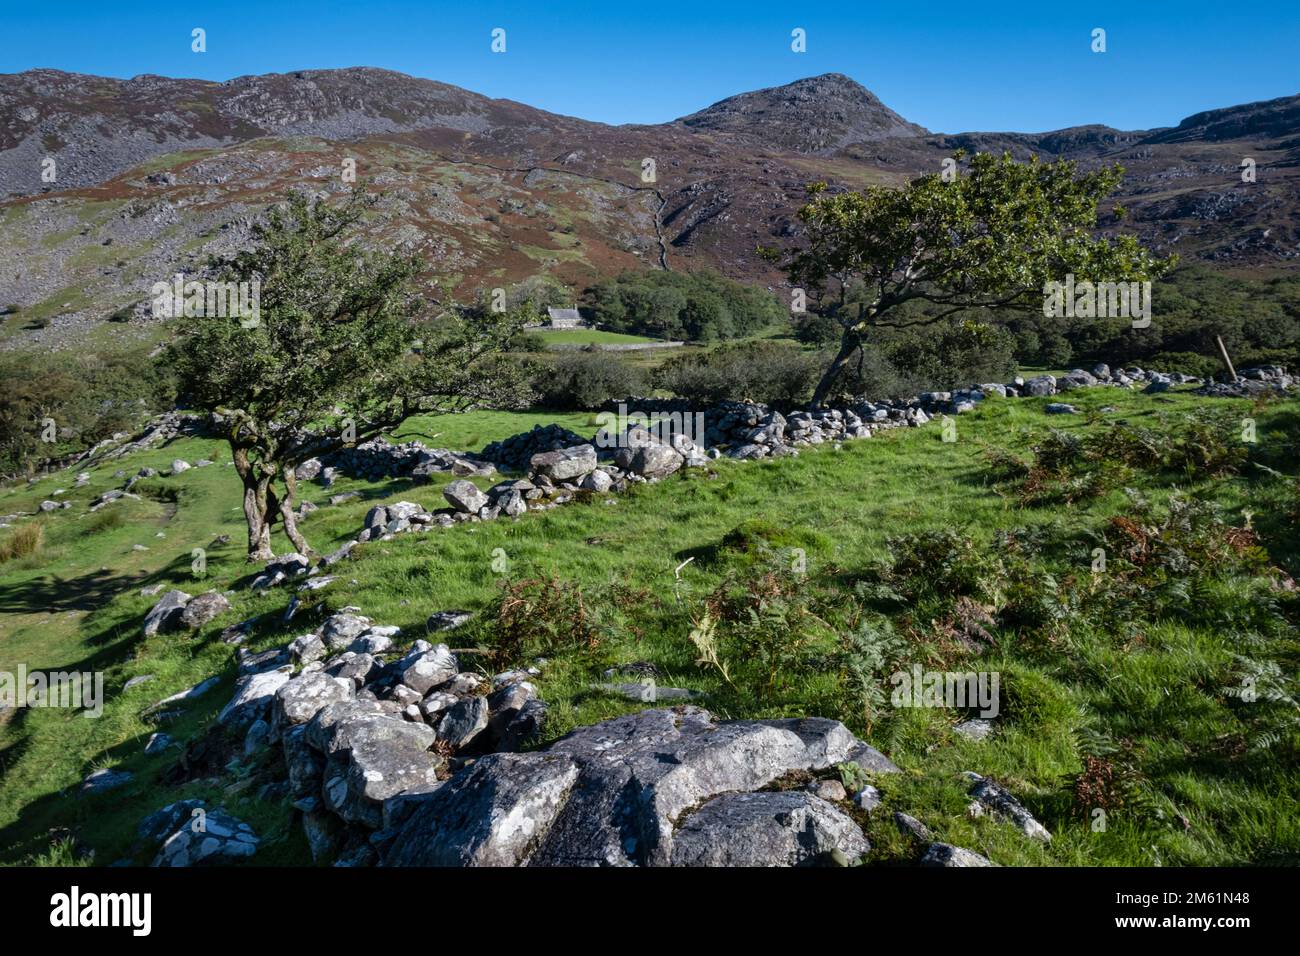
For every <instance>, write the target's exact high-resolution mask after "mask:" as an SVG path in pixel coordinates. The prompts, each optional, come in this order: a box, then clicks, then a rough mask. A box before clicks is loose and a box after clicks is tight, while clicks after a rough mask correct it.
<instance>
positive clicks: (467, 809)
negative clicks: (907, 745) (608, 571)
mask: <svg viewBox="0 0 1300 956" xmlns="http://www.w3.org/2000/svg"><path fill="white" fill-rule="evenodd" d="M869 750H870V748H868V747H867V745H866V744H864V743H862V742H861V741H859V740H857V739H856V738H854V737H853V735H852V734H850V733H849V732H848V731H847V730H846V729H845V728H844V726H843V725H842V724H840V723H838V722H836V721H830V720H805V721H723V720H717V719H715V718H714V717H713V716H712V715H711V714H709V713H708V712H707V711H704V710H700V709H699V708H696V707H689V706H688V707H681V708H674V709H671V710H667V709H663V710H661V709H650V710H643V711H640V712H639V713H635V714H631V715H628V716H626V717H619V718H615V719H613V720H608V721H605V722H603V723H600V724H596V725H594V726H591V727H584V728H581V729H579V730H576V731H574V732H573V733H571V734H569V735H568V736H567V737H564V738H561V739H560V740H558V741H556V742H555V743H554V744H552V745H551V746H549V747H547V748H546V749H545V750H542V751H537V752H534V753H529V754H513V755H500V754H498V755H493V756H489V757H485V758H482V759H480V760H479V761H477V762H476V763H475V764H474V765H473V767H472V768H471V769H470V770H469V771H465V772H462V773H461V774H459V775H457V776H455V777H453V778H452V779H451V780H450V781H448V782H447V783H444V784H443V785H442V786H440V787H439V788H437V789H436V790H434V791H433V792H431V793H429V794H427V795H424V796H419V797H414V798H412V799H411V800H410V801H409V802H408V803H407V805H406V807H405V810H404V813H403V817H404V818H403V819H402V821H401V822H400V824H398V825H396V826H392V827H390V828H389V831H388V832H387V833H386V834H380V835H379V841H380V843H381V845H382V846H383V850H382V852H381V859H382V861H383V862H384V863H385V864H386V865H422V866H427V865H485V864H487V865H521V864H527V865H530V866H593V865H604V866H666V865H672V864H674V863H686V864H718V865H722V864H725V863H728V862H731V863H744V864H746V865H770V866H785V865H798V864H805V863H814V862H826V861H827V860H829V859H830V856H831V854H832V853H834V852H838V854H839V858H843V859H848V860H852V859H857V858H858V857H860V856H861V855H862V854H864V853H865V852H866V851H867V849H868V845H867V841H866V838H865V837H864V836H863V835H862V832H861V830H859V829H858V827H857V825H856V824H855V823H853V821H852V820H851V819H850V818H849V817H848V816H847V815H845V814H844V812H843V811H842V810H840V809H837V808H835V807H834V806H832V805H831V804H829V803H827V802H826V801H824V800H821V799H820V798H818V797H816V796H813V795H812V794H808V793H798V794H794V795H789V794H784V793H778V792H771V793H768V792H764V788H766V787H768V786H770V785H771V784H773V783H775V782H776V781H778V780H780V779H781V778H783V777H785V776H786V775H788V774H790V773H792V772H806V771H815V770H825V769H828V768H830V767H832V766H834V765H835V764H837V763H841V762H844V761H848V760H852V759H855V757H857V756H860V755H861V754H863V753H864V752H865V751H869ZM879 763H880V765H882V766H884V765H888V761H887V759H886V758H884V757H883V755H879ZM890 766H892V765H890ZM740 796H747V797H748V799H746V800H741V799H739V797H740ZM692 821H694V822H692ZM683 834H685V836H683ZM679 838H681V839H682V843H681V847H680V849H678V839H679ZM679 853H680V856H678V854H679Z"/></svg>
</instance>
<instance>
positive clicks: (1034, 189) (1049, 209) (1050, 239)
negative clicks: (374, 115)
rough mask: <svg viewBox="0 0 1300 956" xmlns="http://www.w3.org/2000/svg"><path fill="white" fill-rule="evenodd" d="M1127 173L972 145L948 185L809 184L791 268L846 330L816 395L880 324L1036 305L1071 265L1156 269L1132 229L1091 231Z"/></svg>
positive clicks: (1091, 270) (1119, 276) (927, 179)
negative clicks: (1113, 233) (920, 306)
mask: <svg viewBox="0 0 1300 956" xmlns="http://www.w3.org/2000/svg"><path fill="white" fill-rule="evenodd" d="M959 158H960V157H959ZM1122 173H1123V171H1122V169H1121V168H1120V167H1118V166H1116V167H1104V168H1101V169H1097V170H1094V171H1092V172H1088V173H1084V174H1082V175H1079V173H1078V167H1077V164H1075V163H1073V162H1067V161H1059V162H1055V163H1041V162H1039V161H1038V160H1037V159H1036V158H1035V159H1033V160H1031V161H1030V162H1029V163H1025V164H1020V163H1016V162H1014V161H1013V160H1012V159H1011V157H1010V156H1008V155H1003V156H1002V157H994V156H991V155H986V154H978V155H976V156H974V157H973V158H972V159H971V160H970V163H969V164H968V167H967V168H966V169H965V170H963V171H962V173H961V174H960V175H959V176H957V178H956V179H954V180H953V181H951V182H945V181H944V180H943V178H942V177H940V176H939V175H938V174H934V175H930V176H922V177H920V178H918V179H914V180H912V182H910V183H909V184H908V185H907V186H906V187H905V188H903V189H892V188H888V187H884V186H869V187H867V189H865V190H863V191H862V192H843V193H829V192H827V191H826V187H825V184H824V183H815V184H813V185H812V186H810V187H809V194H810V196H811V200H810V202H809V203H808V204H807V205H806V206H804V207H803V208H802V209H801V210H800V212H799V218H800V220H801V221H802V223H803V226H804V234H805V236H806V242H805V244H804V245H803V246H802V247H800V248H798V249H793V250H791V251H790V252H789V255H788V260H787V262H786V270H787V274H788V275H789V278H790V282H791V283H792V284H793V285H795V286H798V287H802V288H805V289H806V290H808V292H809V294H810V296H811V297H812V300H813V302H814V303H815V310H817V311H821V312H822V313H823V314H826V315H830V316H832V317H834V318H835V320H836V321H837V322H838V323H839V325H840V327H841V330H842V334H841V341H840V349H839V352H838V353H837V354H836V356H835V358H834V360H833V361H832V362H831V363H830V366H829V368H828V369H827V371H826V374H825V375H824V376H823V377H822V380H821V382H819V383H818V387H817V392H816V394H815V396H814V401H816V402H821V401H823V400H824V399H825V398H826V397H827V395H828V394H829V393H830V390H831V388H832V387H833V386H834V384H835V380H836V379H837V378H838V376H839V374H840V372H841V370H842V368H843V367H844V366H845V365H846V364H847V363H848V362H849V361H850V359H851V358H852V357H853V356H854V355H855V354H857V352H858V351H859V350H860V349H862V347H863V345H864V343H865V341H866V337H867V334H868V333H869V331H870V330H871V329H873V328H875V327H877V326H882V325H886V326H894V327H899V326H900V325H903V326H905V325H907V324H913V323H922V324H925V323H931V322H935V321H939V320H941V319H943V318H946V317H948V316H949V315H954V314H957V313H959V312H964V311H969V310H972V309H989V310H997V311H1000V310H1004V309H1007V308H1013V307H1017V306H1018V307H1021V308H1024V307H1027V306H1030V305H1032V304H1033V303H1035V302H1037V303H1039V304H1041V302H1042V290H1043V287H1044V285H1045V284H1046V283H1047V282H1048V281H1050V280H1060V279H1063V278H1064V276H1065V275H1066V274H1068V273H1072V274H1074V275H1075V276H1076V277H1077V278H1078V279H1080V280H1082V279H1092V280H1094V281H1101V280H1108V281H1113V282H1120V281H1133V280H1144V279H1148V278H1152V277H1155V276H1159V275H1161V274H1163V273H1164V272H1165V271H1167V270H1168V269H1169V268H1170V267H1171V266H1172V260H1170V261H1161V260H1158V259H1156V258H1154V257H1153V256H1152V255H1151V254H1150V253H1148V252H1147V251H1146V250H1145V249H1143V248H1142V246H1141V245H1139V244H1138V242H1137V240H1136V239H1134V238H1133V237H1132V236H1118V237H1115V238H1113V239H1111V238H1105V237H1101V238H1098V237H1095V236H1094V234H1093V233H1094V230H1095V228H1096V225H1097V204H1098V203H1099V202H1100V201H1101V200H1102V199H1104V198H1105V197H1106V196H1108V195H1109V194H1110V193H1111V192H1113V191H1114V189H1115V187H1116V186H1117V185H1118V184H1119V181H1120V178H1121V176H1122ZM909 302H918V303H929V304H930V305H932V306H936V307H937V311H932V312H931V313H930V314H928V315H926V316H924V317H923V318H905V317H904V316H903V314H902V313H901V312H900V309H901V307H903V306H905V305H906V304H908V303H909Z"/></svg>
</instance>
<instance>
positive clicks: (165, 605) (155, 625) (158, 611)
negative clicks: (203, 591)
mask: <svg viewBox="0 0 1300 956" xmlns="http://www.w3.org/2000/svg"><path fill="white" fill-rule="evenodd" d="M191 600H192V599H191V597H190V596H189V595H188V594H186V593H185V592H184V591H174V590H173V591H168V592H167V593H166V594H164V595H163V596H162V597H161V598H159V599H158V603H157V604H155V605H154V606H153V607H152V608H151V609H150V610H149V613H148V614H146V615H145V616H144V636H145V637H153V636H154V635H155V634H158V633H159V632H166V631H170V630H173V629H175V628H177V627H179V626H180V623H181V615H182V614H183V613H184V612H185V605H186V604H188V603H189V602H190V601H191Z"/></svg>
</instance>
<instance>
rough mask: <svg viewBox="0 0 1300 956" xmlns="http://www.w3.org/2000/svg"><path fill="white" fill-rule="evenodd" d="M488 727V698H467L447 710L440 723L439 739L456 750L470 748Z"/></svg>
mask: <svg viewBox="0 0 1300 956" xmlns="http://www.w3.org/2000/svg"><path fill="white" fill-rule="evenodd" d="M487 725H488V701H487V698H486V697H477V696H476V697H465V698H463V699H461V700H459V701H457V702H456V703H455V704H453V705H452V706H451V707H448V708H447V710H446V711H445V712H444V713H443V715H442V720H440V721H439V722H438V739H439V740H440V741H442V742H443V743H445V744H447V746H449V747H451V748H452V749H454V750H460V749H461V748H462V747H468V746H469V745H470V744H471V743H473V742H474V739H475V738H476V737H478V735H479V734H481V733H482V732H483V731H484V730H486V729H487Z"/></svg>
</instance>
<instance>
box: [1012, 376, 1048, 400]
mask: <svg viewBox="0 0 1300 956" xmlns="http://www.w3.org/2000/svg"><path fill="white" fill-rule="evenodd" d="M1020 391H1021V393H1022V394H1024V395H1034V396H1042V395H1054V394H1056V376H1054V375H1038V376H1035V377H1034V378H1031V379H1029V380H1028V381H1027V382H1025V384H1024V385H1022V386H1021V388H1020Z"/></svg>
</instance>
